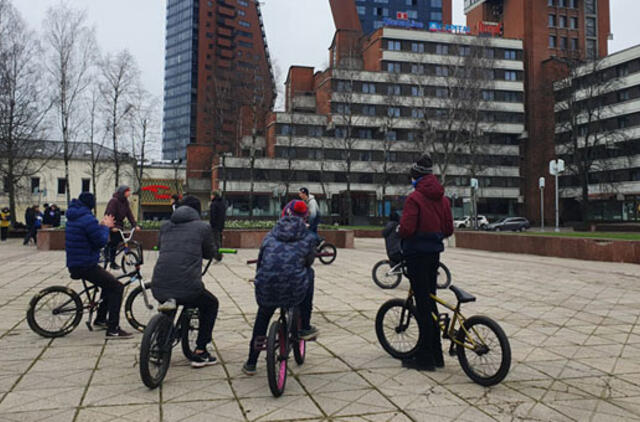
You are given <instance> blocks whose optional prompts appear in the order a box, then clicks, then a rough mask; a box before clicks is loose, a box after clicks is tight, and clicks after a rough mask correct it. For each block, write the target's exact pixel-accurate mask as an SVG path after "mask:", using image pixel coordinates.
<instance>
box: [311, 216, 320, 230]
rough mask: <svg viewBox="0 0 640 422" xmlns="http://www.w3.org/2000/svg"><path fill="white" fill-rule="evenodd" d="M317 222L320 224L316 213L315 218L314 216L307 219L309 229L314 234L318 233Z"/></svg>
mask: <svg viewBox="0 0 640 422" xmlns="http://www.w3.org/2000/svg"><path fill="white" fill-rule="evenodd" d="M319 224H320V216H319V215H317V216H316V218H314V219H313V220H311V221H309V230H311V231H312V232H314V233H315V234H318V225H319Z"/></svg>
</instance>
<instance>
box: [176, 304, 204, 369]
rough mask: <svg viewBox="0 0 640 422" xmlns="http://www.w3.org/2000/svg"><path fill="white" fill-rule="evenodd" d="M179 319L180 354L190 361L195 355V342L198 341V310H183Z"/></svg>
mask: <svg viewBox="0 0 640 422" xmlns="http://www.w3.org/2000/svg"><path fill="white" fill-rule="evenodd" d="M180 318H181V320H182V322H181V324H180V327H181V328H182V335H181V339H180V345H181V346H182V353H183V354H184V357H185V358H187V359H188V360H191V361H192V360H193V358H194V355H195V353H196V348H197V345H196V340H197V339H198V329H199V327H200V317H199V314H198V309H185V310H183V311H182V316H181V317H180Z"/></svg>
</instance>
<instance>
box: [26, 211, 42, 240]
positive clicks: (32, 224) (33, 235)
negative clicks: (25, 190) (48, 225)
mask: <svg viewBox="0 0 640 422" xmlns="http://www.w3.org/2000/svg"><path fill="white" fill-rule="evenodd" d="M24 220H25V224H26V226H27V235H26V236H25V237H24V242H23V245H25V246H26V245H28V244H29V241H30V240H31V239H33V243H34V244H37V243H38V230H39V229H40V228H41V227H42V213H41V212H40V206H39V205H34V206H32V207H29V208H27V210H26V211H25V213H24Z"/></svg>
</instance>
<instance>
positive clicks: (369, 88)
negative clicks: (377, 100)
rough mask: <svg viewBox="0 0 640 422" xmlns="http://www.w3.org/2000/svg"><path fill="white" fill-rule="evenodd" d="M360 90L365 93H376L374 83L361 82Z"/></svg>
mask: <svg viewBox="0 0 640 422" xmlns="http://www.w3.org/2000/svg"><path fill="white" fill-rule="evenodd" d="M362 92H363V93H365V94H375V93H376V85H375V84H371V83H363V84H362Z"/></svg>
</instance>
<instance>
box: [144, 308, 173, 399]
mask: <svg viewBox="0 0 640 422" xmlns="http://www.w3.org/2000/svg"><path fill="white" fill-rule="evenodd" d="M172 331H173V323H172V321H171V320H170V319H169V317H168V316H166V315H164V314H156V316H154V317H153V318H151V321H149V324H148V325H147V328H145V329H144V334H143V336H142V342H141V343H140V378H142V382H143V383H144V385H146V386H147V387H149V388H151V389H154V388H156V387H158V386H159V385H160V384H162V381H163V380H164V377H165V376H166V375H167V371H168V370H169V364H170V363H171V349H172V346H173V340H172V338H171V336H172Z"/></svg>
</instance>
